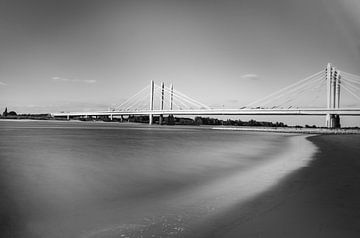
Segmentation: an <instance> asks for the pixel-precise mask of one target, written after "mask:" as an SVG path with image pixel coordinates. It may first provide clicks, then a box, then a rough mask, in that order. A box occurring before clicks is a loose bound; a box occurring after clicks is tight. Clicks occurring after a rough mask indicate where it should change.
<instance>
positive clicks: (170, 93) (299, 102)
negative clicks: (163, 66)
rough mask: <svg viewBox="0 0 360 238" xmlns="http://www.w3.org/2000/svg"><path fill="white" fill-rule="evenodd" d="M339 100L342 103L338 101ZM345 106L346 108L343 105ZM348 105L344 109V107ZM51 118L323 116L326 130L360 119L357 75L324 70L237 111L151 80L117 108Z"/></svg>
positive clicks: (329, 66) (359, 86) (161, 119)
mask: <svg viewBox="0 0 360 238" xmlns="http://www.w3.org/2000/svg"><path fill="white" fill-rule="evenodd" d="M340 99H341V100H340ZM343 105H345V106H343ZM346 105H347V106H346ZM349 105H350V106H349ZM52 115H53V116H54V117H66V118H67V119H70V118H72V117H89V116H95V117H97V116H108V117H109V118H111V119H112V118H113V117H114V116H130V115H146V116H149V123H150V124H152V123H153V117H154V116H159V123H160V124H161V123H162V121H163V117H164V116H166V115H172V116H173V115H192V116H197V115H278V116H284V115H299V116H301V115H313V116H319V115H320V116H325V125H326V127H328V128H336V127H340V116H341V115H343V116H345V115H346V116H360V76H358V75H354V74H351V73H347V72H343V71H340V70H338V69H336V68H335V67H334V66H332V65H331V64H330V63H329V64H328V65H327V66H326V68H324V69H323V70H321V71H319V72H317V73H315V74H313V75H310V76H308V77H306V78H304V79H302V80H300V81H297V82H295V83H293V84H291V85H289V86H287V87H285V88H282V89H280V90H278V91H276V92H274V93H272V94H270V95H268V96H266V97H264V98H261V99H258V100H256V101H254V102H252V103H249V104H247V105H244V106H243V107H241V108H236V109H224V108H221V109H219V108H211V107H209V106H207V105H205V104H203V103H201V102H200V101H198V100H196V99H194V98H192V97H189V96H187V95H185V94H183V93H182V92H179V91H177V90H175V89H174V87H173V86H172V85H170V87H166V86H165V85H164V83H161V85H156V84H155V83H154V81H151V82H150V85H148V86H146V87H145V88H143V89H142V90H140V91H139V92H137V93H136V94H134V95H133V96H131V97H130V98H128V99H127V100H125V101H124V102H122V103H121V104H120V105H118V106H117V107H116V108H112V109H109V110H106V111H97V112H61V113H53V114H52Z"/></svg>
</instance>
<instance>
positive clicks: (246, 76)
mask: <svg viewBox="0 0 360 238" xmlns="http://www.w3.org/2000/svg"><path fill="white" fill-rule="evenodd" d="M241 78H242V79H245V80H259V79H260V77H259V75H257V74H244V75H243V76H241Z"/></svg>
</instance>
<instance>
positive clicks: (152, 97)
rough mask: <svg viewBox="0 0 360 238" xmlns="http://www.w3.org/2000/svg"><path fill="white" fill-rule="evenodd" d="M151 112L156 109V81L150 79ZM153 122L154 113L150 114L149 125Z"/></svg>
mask: <svg viewBox="0 0 360 238" xmlns="http://www.w3.org/2000/svg"><path fill="white" fill-rule="evenodd" d="M149 109H150V112H152V111H153V110H154V81H153V80H151V81H150V108H149ZM152 124H153V114H152V113H150V114H149V125H152Z"/></svg>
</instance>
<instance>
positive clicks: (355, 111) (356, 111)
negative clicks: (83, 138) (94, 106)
mask: <svg viewBox="0 0 360 238" xmlns="http://www.w3.org/2000/svg"><path fill="white" fill-rule="evenodd" d="M326 114H337V115H344V116H345V115H346V116H360V108H339V109H323V108H322V109H321V108H320V109H319V108H310V109H309V108H307V109H301V108H296V109H295V108H294V109H206V110H153V111H150V110H142V111H98V112H60V113H53V114H52V116H55V117H59V116H111V115H112V116H121V115H124V116H126V115H183V116H185V115H189V116H197V115H209V116H210V115H284V116H285V115H313V116H316V115H318V116H323V115H326Z"/></svg>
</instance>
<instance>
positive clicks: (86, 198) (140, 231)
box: [0, 121, 289, 237]
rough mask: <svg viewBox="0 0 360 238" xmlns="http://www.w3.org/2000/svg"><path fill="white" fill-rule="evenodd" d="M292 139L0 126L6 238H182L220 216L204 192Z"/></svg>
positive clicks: (68, 125)
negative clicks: (203, 219)
mask: <svg viewBox="0 0 360 238" xmlns="http://www.w3.org/2000/svg"><path fill="white" fill-rule="evenodd" d="M288 137H289V136H284V135H280V134H266V133H251V132H232V131H214V130H210V129H200V128H198V127H193V128H191V127H190V128H179V127H172V128H169V127H163V128H158V127H148V126H146V125H142V126H139V125H131V124H117V123H94V122H54V121H44V122H38V121H0V190H1V198H0V199H1V200H0V202H1V203H0V219H1V220H0V221H1V224H0V225H1V228H0V229H1V230H0V235H1V234H2V235H1V237H141V236H143V237H151V236H153V237H169V236H177V235H180V234H182V233H183V232H186V231H189V230H191V229H192V225H193V221H194V223H195V221H198V220H199V219H201V217H202V216H204V214H205V215H206V213H209V212H211V211H212V209H215V208H212V207H208V206H207V205H206V202H204V201H206V199H209V198H206V197H202V195H201V194H205V193H206V192H201V194H200V195H199V192H197V191H203V190H204V189H213V188H212V187H211V186H210V187H209V186H207V185H208V184H211V183H214V181H215V182H216V181H218V180H221V179H223V178H226V177H229V176H232V175H233V174H238V173H242V172H243V171H248V170H251V169H252V168H254V167H256V166H259V164H262V163H265V162H266V161H268V160H270V159H271V158H272V157H273V156H274V155H276V154H277V153H279V151H281V150H282V148H284V147H286V145H287V143H288ZM215 184H216V183H215ZM201 189H203V190H201ZM237 196H239V197H241V194H238V195H237ZM204 199H205V200H204Z"/></svg>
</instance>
